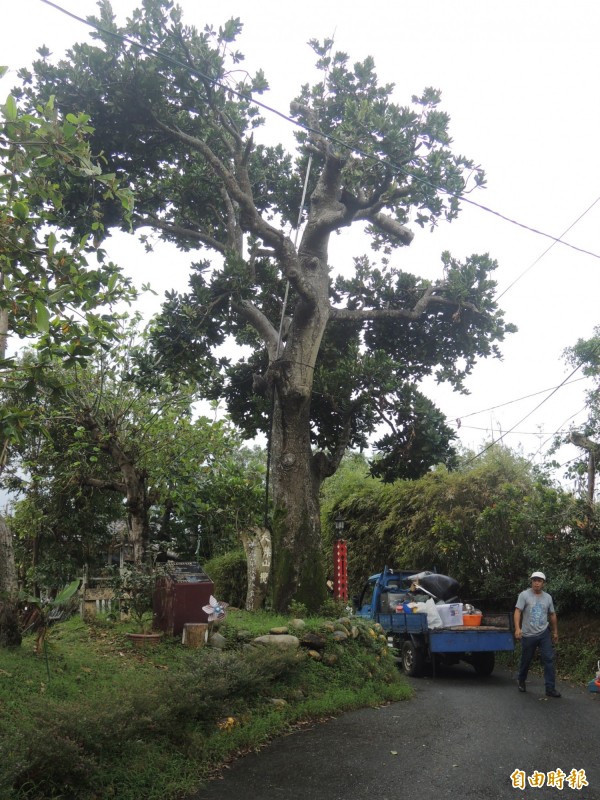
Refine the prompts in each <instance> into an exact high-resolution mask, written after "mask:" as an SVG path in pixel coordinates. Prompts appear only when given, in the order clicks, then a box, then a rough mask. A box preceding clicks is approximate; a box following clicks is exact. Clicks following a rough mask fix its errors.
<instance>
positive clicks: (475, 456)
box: [465, 364, 583, 466]
mask: <svg viewBox="0 0 600 800" xmlns="http://www.w3.org/2000/svg"><path fill="white" fill-rule="evenodd" d="M582 366H583V364H579V365H578V366H577V367H575V369H574V370H573V371H572V372H571V373H570V375H568V376H567V377H566V378H565V379H564V381H563V382H562V383H560V384H559V385H558V386H557V387H556V388H555V389H553V390H552V391H551V392H550V394H549V395H548V396H547V397H545V398H544V399H543V400H542V401H541V402H540V403H538V404H537V406H536V407H535V408H533V409H532V410H531V411H529V412H528V413H527V414H525V416H524V417H522V418H521V419H520V420H519V421H518V422H515V424H514V425H513V426H512V428H509V430H507V431H506V432H505V433H503V434H502V435H501V436H500V437H499V438H498V439H496V440H495V441H493V442H490V444H488V445H487V446H486V447H484V448H483V450H481V451H480V452H479V453H477V454H476V455H474V456H472V458H470V459H469V460H468V461H467V462H466V464H465V466H467V465H468V464H471V463H472V462H473V461H475V460H476V459H478V458H480V457H481V456H482V455H484V453H487V451H488V450H490V449H491V448H492V447H493V446H494V445H496V444H499V443H500V442H501V441H502V440H503V439H505V438H506V437H507V436H508V435H509V433H512V432H513V431H514V430H515V428H517V426H519V425H520V424H521V423H522V422H525V420H526V419H528V418H529V417H530V416H531V415H532V414H534V413H535V412H536V411H537V410H538V408H541V407H542V406H543V405H544V403H546V402H547V401H548V400H550V398H551V397H552V396H553V395H555V394H556V392H558V390H559V389H562V387H563V386H564V385H565V383H566V382H567V381H568V380H569V379H570V378H572V377H573V375H575V373H576V372H578V371H579V370H580V369H581V367H582Z"/></svg>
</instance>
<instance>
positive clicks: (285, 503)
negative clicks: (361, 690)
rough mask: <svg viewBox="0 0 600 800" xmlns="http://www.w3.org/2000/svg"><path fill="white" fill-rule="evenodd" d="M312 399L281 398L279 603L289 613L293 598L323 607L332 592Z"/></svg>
mask: <svg viewBox="0 0 600 800" xmlns="http://www.w3.org/2000/svg"><path fill="white" fill-rule="evenodd" d="M309 409H310V400H309V399H308V398H304V397H298V396H297V397H292V398H290V397H288V398H285V399H284V400H283V402H282V401H281V400H278V401H276V403H275V410H274V421H273V433H272V441H271V459H272V464H273V473H272V474H273V477H272V491H273V507H274V508H273V512H274V513H273V583H272V586H273V598H272V599H273V607H274V608H275V610H277V611H280V612H287V610H288V607H289V604H290V602H291V601H292V600H296V601H298V602H300V603H303V604H304V605H306V607H307V608H308V610H309V611H311V612H312V611H317V610H318V609H319V607H320V606H321V605H322V603H323V601H324V600H325V597H326V583H325V570H324V563H323V552H322V543H321V525H320V517H319V487H320V480H319V478H318V476H317V475H315V473H314V461H313V457H312V453H311V444H310V426H309Z"/></svg>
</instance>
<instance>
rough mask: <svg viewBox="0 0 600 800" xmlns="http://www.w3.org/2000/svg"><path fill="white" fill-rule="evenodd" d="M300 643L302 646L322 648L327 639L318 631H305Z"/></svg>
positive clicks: (312, 648)
mask: <svg viewBox="0 0 600 800" xmlns="http://www.w3.org/2000/svg"><path fill="white" fill-rule="evenodd" d="M300 644H301V645H302V646H303V647H310V648H311V650H323V649H324V648H325V645H326V644H327V639H326V638H325V637H324V636H321V635H320V634H318V633H313V632H312V631H307V632H306V633H304V634H302V639H301V640H300Z"/></svg>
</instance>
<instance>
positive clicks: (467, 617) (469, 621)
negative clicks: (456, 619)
mask: <svg viewBox="0 0 600 800" xmlns="http://www.w3.org/2000/svg"><path fill="white" fill-rule="evenodd" d="M463 625H472V626H473V627H476V626H477V625H481V614H463Z"/></svg>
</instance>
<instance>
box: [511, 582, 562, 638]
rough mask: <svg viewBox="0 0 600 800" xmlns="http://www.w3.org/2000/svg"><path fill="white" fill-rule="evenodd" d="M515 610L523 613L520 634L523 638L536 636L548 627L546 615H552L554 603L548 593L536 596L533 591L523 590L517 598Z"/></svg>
mask: <svg viewBox="0 0 600 800" xmlns="http://www.w3.org/2000/svg"><path fill="white" fill-rule="evenodd" d="M517 608H518V609H519V610H520V611H522V612H523V618H522V620H521V633H522V634H523V636H537V635H538V634H540V633H543V632H544V631H545V630H546V628H547V627H548V615H549V614H554V603H553V601H552V597H551V596H550V595H549V594H548V592H540V593H539V594H536V593H535V592H534V591H533V589H525V591H523V592H521V594H520V595H519V596H518V598H517Z"/></svg>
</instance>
